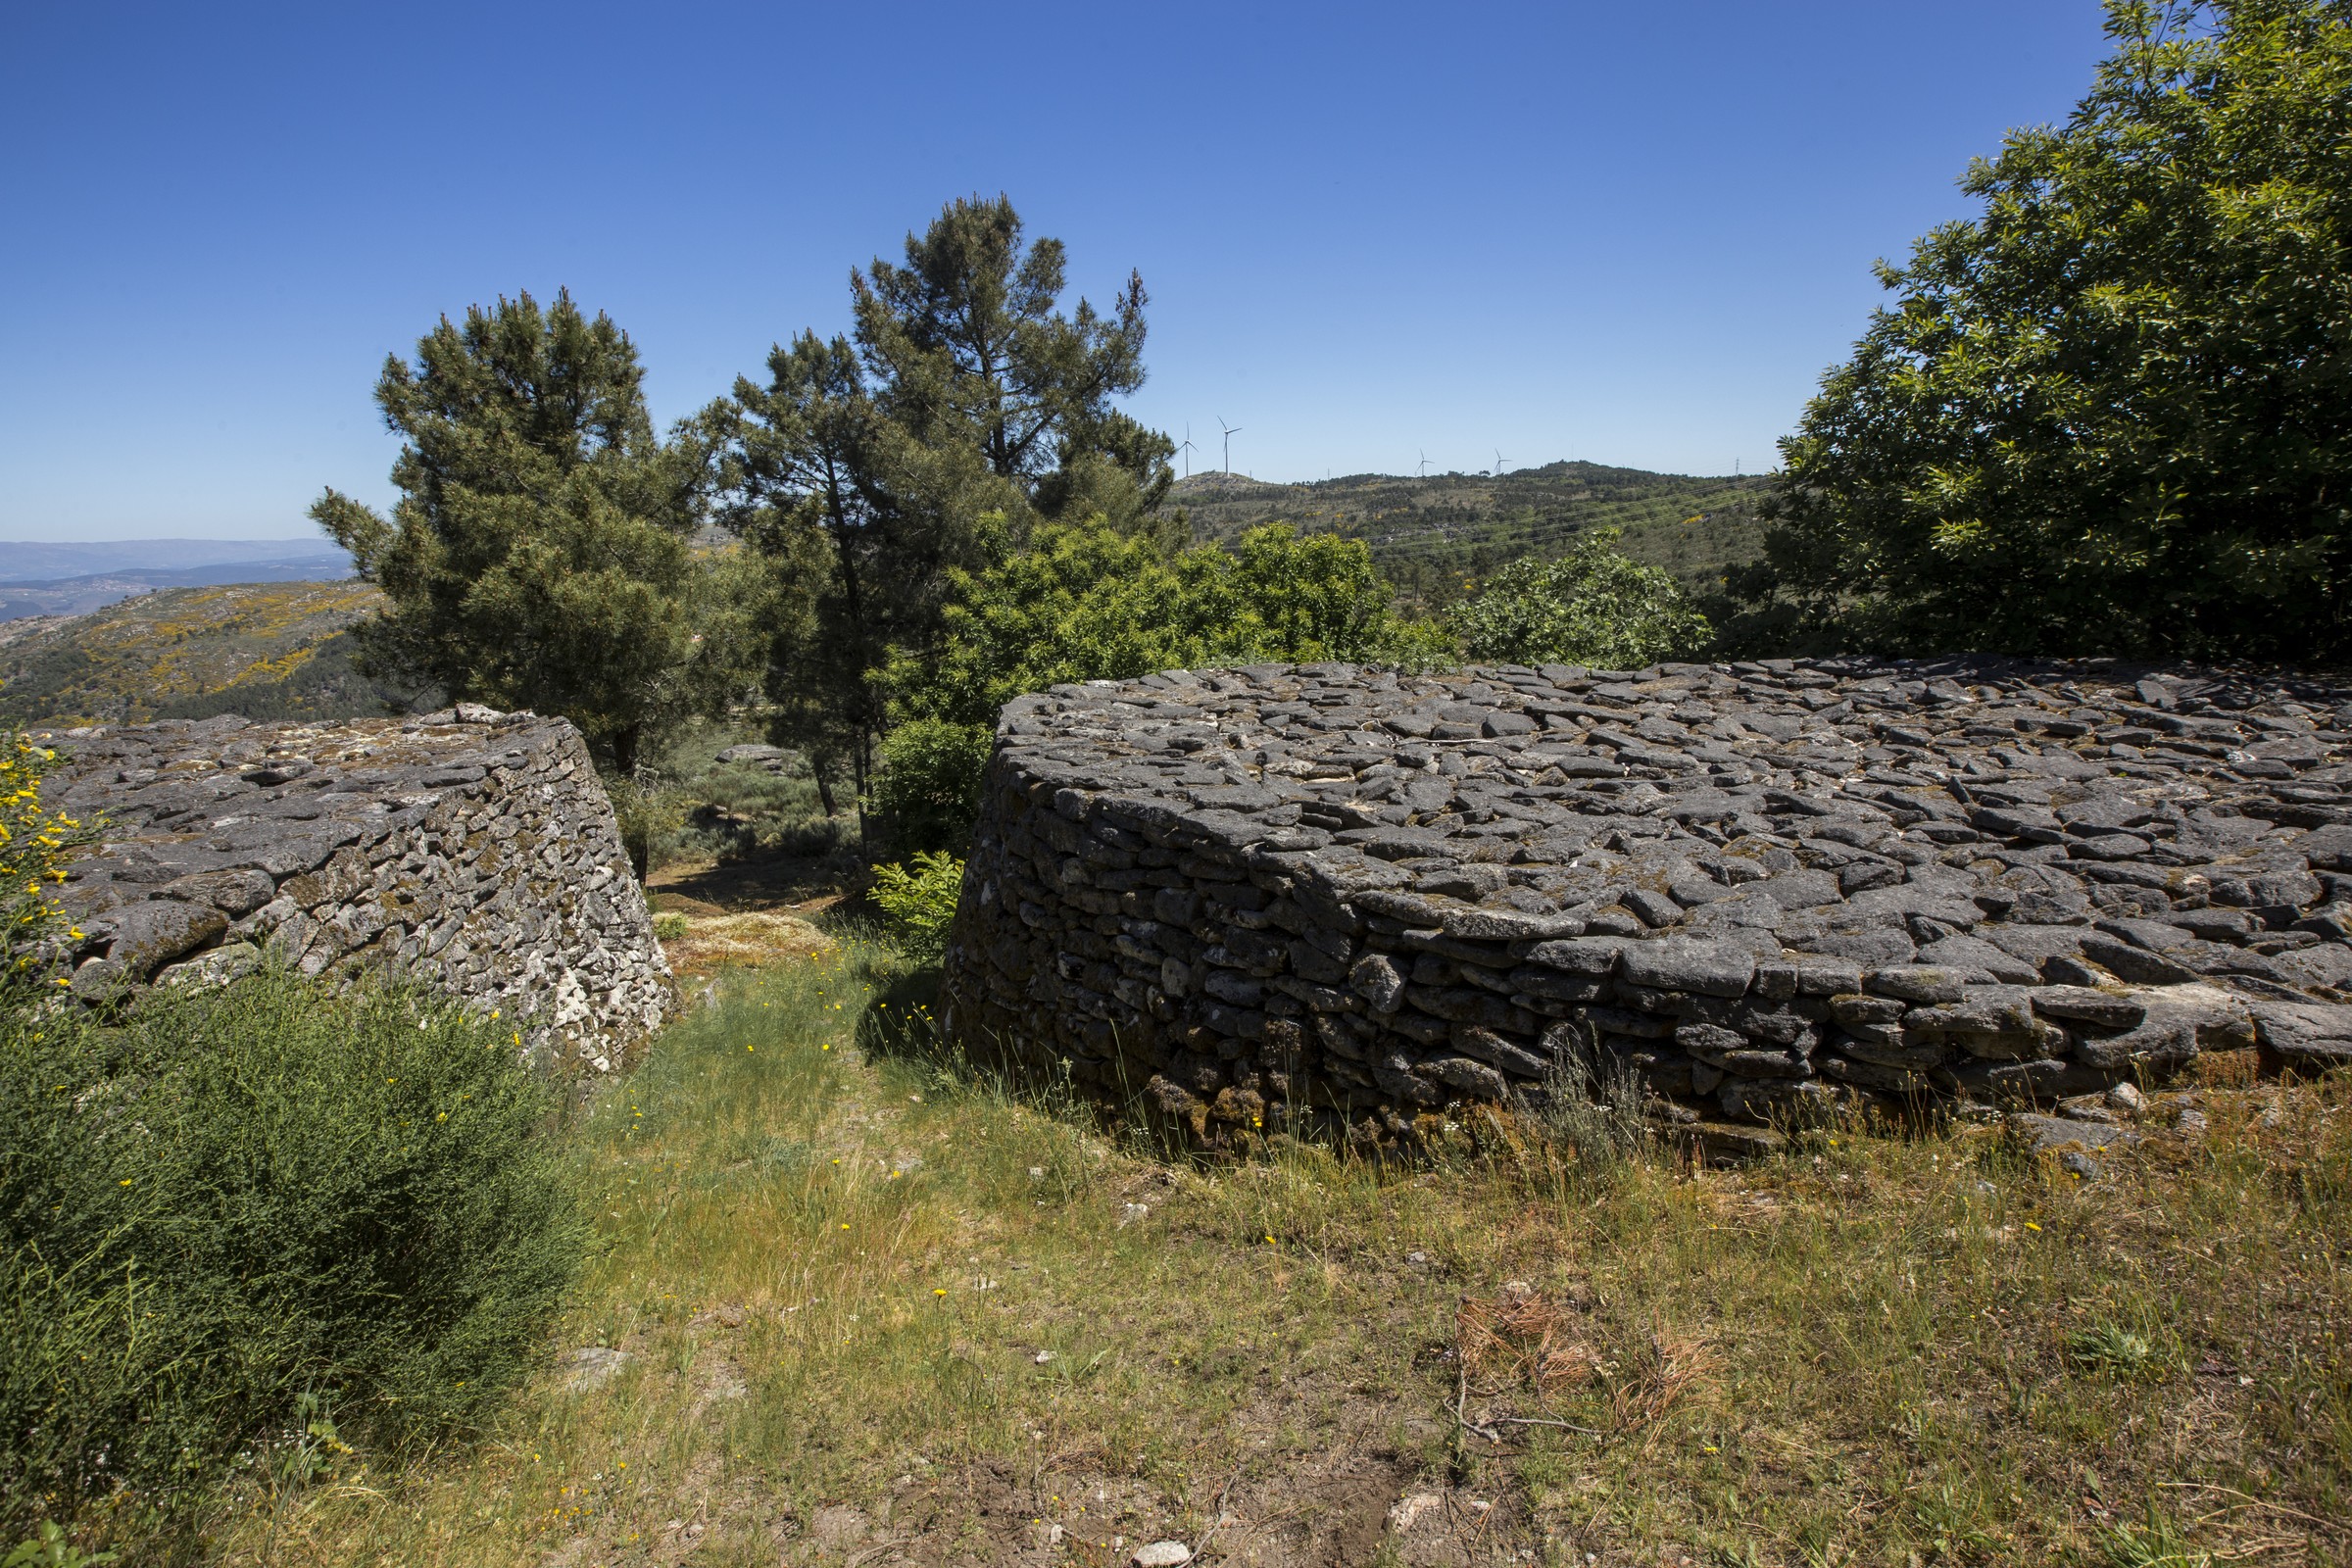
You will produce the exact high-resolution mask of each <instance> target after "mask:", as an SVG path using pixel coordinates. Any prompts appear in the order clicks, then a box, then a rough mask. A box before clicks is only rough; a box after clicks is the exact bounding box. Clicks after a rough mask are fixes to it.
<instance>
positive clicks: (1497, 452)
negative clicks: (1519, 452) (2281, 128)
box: [1495, 447, 1511, 479]
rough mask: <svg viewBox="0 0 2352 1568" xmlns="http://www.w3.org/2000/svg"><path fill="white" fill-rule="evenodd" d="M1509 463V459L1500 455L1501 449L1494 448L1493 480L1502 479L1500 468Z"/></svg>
mask: <svg viewBox="0 0 2352 1568" xmlns="http://www.w3.org/2000/svg"><path fill="white" fill-rule="evenodd" d="M1510 461H1511V460H1510V459H1508V458H1506V457H1504V456H1503V455H1502V448H1500V447H1496V448H1495V478H1497V479H1499V478H1501V477H1502V466H1503V465H1504V464H1506V463H1508V462H1510Z"/></svg>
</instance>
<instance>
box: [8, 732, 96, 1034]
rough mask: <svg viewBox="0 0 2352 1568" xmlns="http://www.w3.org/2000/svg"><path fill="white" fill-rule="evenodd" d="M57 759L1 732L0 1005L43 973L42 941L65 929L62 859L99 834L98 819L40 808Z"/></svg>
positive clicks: (16, 997) (11, 1002)
mask: <svg viewBox="0 0 2352 1568" xmlns="http://www.w3.org/2000/svg"><path fill="white" fill-rule="evenodd" d="M56 765H57V754H56V753H55V752H53V751H51V750H50V749H49V748H48V747H46V746H39V745H36V744H34V743H33V741H32V739H31V738H30V737H29V736H26V735H25V734H23V733H21V732H19V731H15V730H0V1007H5V1006H13V1005H17V1003H18V1001H19V999H20V998H21V997H22V995H23V994H24V993H25V991H26V990H28V989H31V988H34V987H36V986H37V985H38V983H39V981H40V977H41V974H42V972H43V970H44V967H45V965H44V963H43V961H42V959H43V956H44V955H43V944H45V943H47V942H48V941H49V940H50V939H52V938H58V937H62V936H63V935H64V934H65V933H66V931H67V929H68V928H67V924H66V913H65V910H64V909H63V907H60V906H59V904H58V902H57V891H56V890H57V886H58V884H59V883H61V882H63V881H65V879H66V862H67V861H68V860H70V859H72V858H73V857H74V856H75V855H77V854H79V853H81V851H82V850H84V849H85V848H87V847H88V846H89V845H90V844H92V843H94V842H95V841H96V840H97V837H98V827H97V824H96V823H95V822H89V821H84V820H82V819H80V818H78V817H72V816H67V815H65V814H63V813H62V812H59V811H57V810H54V809H50V808H48V807H45V806H43V805H42V804H41V780H42V779H43V778H44V777H45V776H46V775H47V774H48V773H49V772H50V770H51V769H53V768H54V767H55V766H56Z"/></svg>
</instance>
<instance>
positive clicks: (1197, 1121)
mask: <svg viewBox="0 0 2352 1568" xmlns="http://www.w3.org/2000/svg"><path fill="white" fill-rule="evenodd" d="M2347 699H2352V693H2347V692H2345V691H2343V690H2340V689H2338V688H2334V687H2328V686H2323V685H2320V684H2317V683H2314V682H2309V681H2302V680H2295V679H2283V678H2261V679H2258V678H2254V677H2249V676H2240V675H2227V674H2214V673H2210V672H2188V671H2166V670H2157V671H2150V670H2146V669H2141V668H2134V669H2130V670H2126V669H2124V668H2122V667H2120V666H2117V665H2114V664H2111V663H2105V662H2076V663H2068V664H2024V663H2015V662H1984V661H1958V660H1954V661H1941V662H1932V663H1931V662H1893V663H1877V662H1860V661H1842V660H1841V661H1822V662H1805V661H1768V662H1758V663H1740V664H1730V665H1692V664H1669V665H1664V666H1659V667H1654V668H1650V669H1644V670H1639V671H1603V670H1588V669H1580V668H1573V667H1564V666H1559V665H1550V666H1545V667H1544V668H1542V669H1527V668H1518V667H1509V666H1505V667H1494V668H1484V669H1474V670H1468V671H1463V672H1459V673H1456V674H1451V675H1445V676H1428V677H1413V676H1398V675H1396V674H1393V673H1387V672H1382V671H1378V670H1373V669H1368V668H1359V667H1355V666H1350V665H1343V664H1326V665H1306V666H1287V665H1264V666H1254V667H1250V668H1245V669H1232V670H1220V671H1216V672H1210V673H1200V674H1195V673H1189V672H1185V671H1170V672H1167V673H1164V674H1158V675H1151V676H1146V677H1144V678H1143V679H1140V680H1134V681H1126V682H1118V683H1111V682H1098V683H1091V684H1088V685H1084V686H1061V687H1056V688H1054V690H1052V691H1050V692H1047V693H1043V694H1040V695H1037V696H1033V697H1024V698H1021V699H1019V700H1018V701H1016V702H1014V703H1012V704H1010V705H1008V706H1007V707H1006V709H1005V712H1004V714H1003V718H1002V721H1001V723H1000V726H999V738H998V746H997V751H996V755H995V758H994V760H993V761H992V762H991V764H990V769H989V773H988V778H987V784H986V791H985V796H984V800H983V807H982V816H981V821H980V825H979V830H978V833H977V836H976V839H975V842H974V846H973V852H972V858H971V860H970V864H969V867H968V869H967V871H966V873H965V880H964V885H963V892H962V899H961V905H960V907H959V909H958V911H957V915H956V925H955V928H954V931H953V933H952V936H951V940H950V943H949V948H948V955H947V966H946V978H947V987H946V1000H947V1003H948V1011H947V1019H948V1025H949V1028H950V1029H951V1031H952V1032H953V1033H954V1034H955V1035H956V1037H957V1038H958V1039H959V1040H960V1041H961V1042H962V1043H964V1044H965V1045H966V1046H967V1048H969V1049H973V1050H977V1051H995V1052H997V1053H1000V1054H1005V1055H1007V1056H1010V1057H1013V1058H1015V1059H1017V1060H1023V1061H1031V1062H1035V1063H1038V1064H1040V1065H1045V1066H1049V1067H1051V1068H1052V1069H1053V1070H1054V1071H1057V1072H1058V1071H1060V1070H1061V1064H1062V1063H1063V1062H1065V1061H1066V1063H1067V1070H1068V1072H1069V1073H1070V1074H1071V1075H1072V1076H1073V1077H1075V1078H1076V1079H1077V1080H1078V1081H1080V1082H1081V1083H1084V1084H1089V1085H1092V1086H1094V1087H1095V1088H1096V1089H1097V1090H1098V1091H1100V1092H1102V1093H1104V1094H1106V1095H1113V1096H1120V1095H1127V1096H1132V1095H1135V1094H1138V1093H1140V1094H1142V1095H1143V1096H1144V1097H1145V1099H1146V1100H1147V1101H1148V1102H1149V1103H1152V1104H1153V1105H1155V1106H1157V1107H1159V1108H1160V1109H1161V1110H1163V1111H1165V1112H1167V1113H1169V1114H1172V1115H1175V1116H1178V1117H1181V1118H1183V1119H1187V1120H1189V1121H1190V1122H1191V1123H1192V1124H1193V1126H1194V1127H1195V1129H1196V1130H1197V1131H1199V1132H1200V1133H1201V1135H1202V1136H1205V1137H1209V1138H1212V1139H1214V1138H1217V1137H1220V1136H1224V1135H1225V1134H1226V1133H1227V1132H1230V1131H1231V1130H1234V1129H1245V1130H1246V1129H1250V1128H1256V1127H1261V1126H1264V1127H1271V1126H1274V1125H1277V1124H1284V1123H1296V1122H1298V1121H1299V1120H1301V1119H1311V1120H1316V1121H1320V1122H1323V1123H1325V1124H1326V1125H1329V1124H1331V1123H1334V1122H1340V1123H1345V1124H1346V1125H1347V1126H1348V1128H1349V1129H1351V1130H1352V1132H1353V1133H1354V1134H1355V1135H1357V1136H1365V1137H1374V1138H1386V1137H1391V1136H1410V1135H1411V1134H1412V1133H1413V1132H1414V1125H1415V1118H1417V1117H1420V1116H1423V1115H1426V1114H1430V1113H1433V1112H1435V1113H1439V1114H1443V1113H1444V1107H1446V1106H1447V1105H1449V1104H1452V1103H1460V1102H1467V1101H1475V1100H1482V1099H1495V1098H1500V1097H1501V1096H1504V1095H1506V1094H1521V1093H1527V1092H1531V1091H1535V1092H1540V1090H1541V1085H1542V1082H1543V1079H1544V1074H1545V1073H1546V1071H1547V1070H1548V1069H1549V1068H1551V1067H1552V1065H1553V1064H1554V1063H1555V1062H1557V1061H1558V1060H1559V1059H1560V1056H1561V1054H1562V1053H1563V1052H1565V1051H1567V1050H1569V1049H1571V1048H1590V1049H1596V1050H1598V1051H1600V1052H1603V1053H1607V1054H1610V1055H1613V1056H1614V1057H1616V1058H1618V1059H1620V1060H1622V1061H1623V1062H1624V1063H1626V1064H1627V1065H1629V1066H1631V1067H1632V1068H1633V1069H1634V1070H1635V1071H1637V1072H1638V1073H1639V1074H1640V1075H1641V1076H1642V1078H1643V1080H1644V1081H1645V1082H1646V1083H1647V1085H1648V1087H1649V1090H1650V1092H1651V1095H1652V1097H1653V1098H1652V1100H1651V1109H1652V1111H1653V1112H1654V1113H1656V1114H1658V1115H1661V1116H1664V1117H1668V1118H1670V1119H1674V1120H1679V1121H1682V1122H1684V1123H1686V1124H1688V1125H1690V1126H1691V1127H1692V1129H1693V1132H1694V1135H1695V1136H1697V1137H1698V1138H1700V1140H1701V1141H1702V1142H1704V1141H1710V1140H1711V1141H1712V1142H1714V1143H1721V1144H1723V1145H1725V1146H1726V1147H1729V1146H1731V1145H1733V1144H1737V1143H1739V1142H1740V1141H1741V1140H1740V1137H1736V1136H1734V1134H1733V1132H1732V1128H1733V1127H1734V1126H1735V1125H1737V1124H1740V1123H1746V1124H1749V1125H1751V1126H1752V1125H1755V1124H1759V1123H1765V1122H1772V1121H1779V1120H1783V1119H1787V1118H1790V1117H1800V1116H1803V1115H1807V1114H1811V1113H1813V1112H1815V1111H1817V1110H1820V1109H1822V1108H1825V1107H1829V1106H1832V1105H1836V1104H1838V1103H1848V1102H1863V1103H1873V1102H1875V1103H1883V1104H1886V1105H1887V1106H1889V1107H1891V1106H1894V1105H1898V1104H1903V1103H1916V1102H1919V1101H1921V1100H1940V1101H1946V1102H1951V1101H1969V1100H1974V1101H1984V1102H1990V1103H2002V1104H2011V1105H2022V1104H2030V1103H2055V1102H2057V1101H2059V1100H2061V1099H2063V1098H2065V1097H2069V1096H2081V1095H2083V1094H2086V1093H2093V1092H2097V1091H2103V1090H2105V1089H2107V1088H2108V1087H2110V1086H2112V1085H2114V1084H2117V1083H2123V1082H2131V1081H2138V1080H2152V1079H2155V1078H2159V1077H2162V1076H2163V1075H2164V1074H2167V1073H2170V1072H2172V1071H2174V1070H2175V1069H2177V1068H2179V1067H2180V1066H2181V1065H2182V1064H2183V1063H2185V1062H2186V1061H2188V1060H2190V1059H2191V1058H2193V1057H2195V1056H2197V1055H2198V1054H2202V1053H2205V1052H2212V1051H2226V1050H2238V1049H2254V1048H2259V1049H2261V1050H2262V1051H2263V1053H2264V1057H2265V1059H2266V1060H2268V1061H2270V1062H2272V1063H2274V1064H2276V1063H2278V1062H2304V1063H2322V1062H2328V1061H2336V1060H2342V1059H2346V1058H2347V1057H2352V1006H2347V1005H2346V1003H2347V1001H2348V1000H2352V998H2348V996H2347V993H2346V990H2345V989H2344V988H2346V987H2347V986H2352V943H2348V942H2347V933H2348V932H2352V701H2348V700H2347ZM1747 1141H1749V1142H1752V1141H1753V1140H1752V1135H1751V1136H1749V1137H1748V1139H1747Z"/></svg>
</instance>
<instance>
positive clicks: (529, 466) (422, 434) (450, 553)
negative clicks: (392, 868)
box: [311, 292, 745, 778]
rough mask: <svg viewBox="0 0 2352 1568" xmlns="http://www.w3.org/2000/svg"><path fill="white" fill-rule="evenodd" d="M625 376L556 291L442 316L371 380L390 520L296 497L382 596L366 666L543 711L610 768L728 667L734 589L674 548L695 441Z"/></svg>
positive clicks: (695, 507)
mask: <svg viewBox="0 0 2352 1568" xmlns="http://www.w3.org/2000/svg"><path fill="white" fill-rule="evenodd" d="M642 380H643V371H642V369H641V368H640V367H639V365H638V361H637V352H636V349H635V348H634V346H633V345H631V343H630V342H629V339H628V336H627V335H626V334H625V333H623V332H622V331H621V330H620V328H619V327H617V326H615V325H614V324H613V321H612V319H610V318H609V317H606V316H604V315H603V314H601V313H600V314H599V315H597V317H596V318H595V319H593V320H592V319H588V318H587V317H585V316H583V315H582V314H581V312H580V310H579V308H578V307H577V306H575V305H574V304H573V303H572V301H571V297H570V295H569V294H568V293H567V292H566V293H559V294H558V295H557V297H556V301H555V304H554V305H553V306H552V307H551V308H549V309H547V310H545V311H542V310H541V309H540V307H539V305H538V303H537V302H536V301H534V300H533V299H532V298H531V296H530V295H529V294H527V293H525V294H520V295H518V296H517V297H516V298H515V299H513V300H508V299H504V298H501V299H500V300H499V302H498V303H497V305H496V306H494V307H492V308H490V309H487V310H485V309H482V308H481V307H478V306H477V307H474V308H472V309H470V310H468V311H467V312H466V319H465V320H464V322H463V323H462V324H461V323H453V322H452V321H451V320H450V319H448V318H447V317H444V318H442V319H441V322H440V324H439V325H438V326H436V327H435V328H434V329H433V330H432V331H431V332H428V333H427V334H425V336H424V337H423V338H421V339H420V340H418V342H417V363H416V364H415V365H413V366H412V365H410V364H408V363H406V362H404V361H403V360H402V359H401V358H400V357H399V356H398V355H393V356H391V357H390V358H388V359H387V360H386V361H385V364H384V370H383V375H382V377H381V378H380V379H379V380H378V382H377V383H376V402H377V403H378V405H379V406H380V407H381V408H382V410H383V413H384V419H385V422H386V423H387V424H388V425H389V426H390V427H391V428H392V429H393V430H395V431H396V432H398V433H399V434H400V435H401V436H403V437H404V438H405V440H406V445H404V446H403V447H402V449H401V453H400V457H399V460H398V461H397V462H396V463H394V465H393V467H392V481H393V483H394V484H395V485H396V486H398V487H399V489H400V491H401V498H400V500H399V501H398V502H397V503H396V504H395V505H394V507H393V509H392V515H391V516H390V517H388V518H387V517H385V516H383V515H380V514H378V513H376V512H375V511H373V510H372V509H370V508H368V507H367V506H364V505H362V504H361V503H360V502H358V501H356V500H354V499H352V498H351V497H349V496H346V495H343V494H340V493H339V492H337V491H334V490H331V489H330V490H328V491H327V492H326V493H325V495H324V496H323V497H321V498H320V499H319V502H318V504H317V505H315V506H314V507H313V508H312V509H311V515H312V516H313V518H315V519H316V520H317V521H318V523H319V526H320V527H321V528H323V529H324V530H325V531H326V532H327V533H328V534H329V535H330V536H331V537H333V539H334V540H335V541H336V542H337V543H338V544H340V545H342V546H343V547H344V548H345V549H347V550H349V551H350V552H351V555H352V559H353V561H354V562H355V563H356V564H357V565H358V568H359V572H360V575H361V576H362V577H363V578H365V579H367V580H368V581H371V582H374V583H376V584H378V585H380V586H381V587H382V588H383V590H384V593H385V595H386V597H387V598H388V599H389V600H390V601H391V607H390V608H389V609H388V610H387V611H385V612H383V613H381V614H379V615H377V616H376V617H374V618H373V619H371V620H370V621H368V622H367V623H365V624H364V625H363V626H361V627H360V628H359V636H360V639H361V648H362V651H363V658H364V660H365V662H366V663H367V665H368V668H369V669H370V671H371V672H374V673H380V674H384V675H387V676H393V677H397V678H401V679H406V680H412V681H418V682H425V681H429V682H431V683H433V684H436V685H438V686H440V687H441V688H442V689H443V690H444V691H445V692H446V693H447V694H448V695H449V697H450V698H451V700H453V701H458V700H476V701H481V702H484V703H488V704H490V705H492V706H495V707H501V708H510V709H514V708H529V709H533V710H536V711H540V712H545V713H560V714H562V715H564V717H567V718H569V719H571V720H572V721H573V722H574V723H576V724H578V725H579V726H580V729H581V731H582V732H583V733H584V734H585V735H586V737H587V739H588V742H589V745H590V747H591V748H592V750H593V751H594V752H595V754H596V756H597V758H598V760H599V762H600V764H601V765H603V766H605V767H607V768H609V769H611V770H612V771H613V772H615V773H617V774H618V775H619V776H621V777H623V778H625V777H627V776H629V775H631V774H632V773H633V772H634V771H635V769H636V766H637V762H638V758H639V755H640V752H641V751H642V750H643V748H644V745H645V742H646V740H647V738H648V735H649V733H650V732H651V731H652V730H654V729H655V728H657V727H659V726H660V725H662V724H663V723H664V722H667V721H670V720H673V719H676V718H679V717H683V716H685V715H686V714H688V713H690V712H693V711H699V710H705V709H709V708H711V707H713V706H716V705H717V704H719V703H720V702H722V701H723V699H724V697H725V695H726V693H727V692H728V691H729V689H730V688H731V686H732V684H733V683H734V682H735V681H736V680H737V678H738V677H737V676H736V674H735V672H734V671H733V670H732V669H730V668H729V667H728V666H729V664H730V662H731V658H732V654H731V651H732V650H733V649H734V648H735V647H736V645H737V644H738V643H739V641H740V636H739V628H734V627H732V626H730V625H728V624H726V622H727V621H728V620H729V616H730V613H731V607H730V605H729V604H728V603H727V602H726V601H727V600H729V599H730V598H732V599H734V600H736V601H737V602H738V603H739V602H740V600H741V598H742V596H743V593H744V592H745V585H744V583H743V582H742V580H741V574H740V573H735V574H732V576H730V575H729V574H726V573H713V572H711V571H710V570H709V569H707V567H706V565H705V564H703V563H700V562H698V560H697V558H696V557H695V555H694V553H693V551H692V549H691V548H690V545H691V540H692V537H693V534H694V530H695V528H696V526H697V524H698V522H699V521H700V519H701V515H702V513H703V506H704V492H705V487H706V482H707V474H706V468H707V464H706V457H705V453H704V452H703V450H702V449H701V448H700V446H699V445H698V444H697V443H696V442H694V441H692V440H691V439H686V438H683V437H681V438H680V439H674V440H670V441H663V440H662V439H661V438H660V437H659V436H658V435H657V434H656V433H655V430H654V426H653V421H652V418H651V417H650V416H649V415H648V413H647V411H646V404H645V395H644V391H643V387H642V384H641V383H642Z"/></svg>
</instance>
